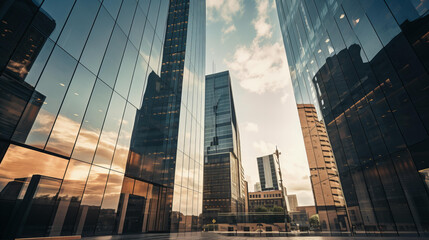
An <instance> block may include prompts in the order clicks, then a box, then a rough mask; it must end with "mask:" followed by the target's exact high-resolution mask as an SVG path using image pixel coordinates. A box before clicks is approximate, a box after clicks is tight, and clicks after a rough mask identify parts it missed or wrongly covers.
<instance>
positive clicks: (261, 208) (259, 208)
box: [255, 206, 268, 212]
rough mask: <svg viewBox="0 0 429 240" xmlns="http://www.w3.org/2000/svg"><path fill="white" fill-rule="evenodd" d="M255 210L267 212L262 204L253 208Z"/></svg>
mask: <svg viewBox="0 0 429 240" xmlns="http://www.w3.org/2000/svg"><path fill="white" fill-rule="evenodd" d="M255 212H268V208H266V207H264V206H258V207H257V208H255Z"/></svg>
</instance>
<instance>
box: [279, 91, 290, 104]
mask: <svg viewBox="0 0 429 240" xmlns="http://www.w3.org/2000/svg"><path fill="white" fill-rule="evenodd" d="M288 99H289V93H284V95H283V96H282V97H281V98H280V101H281V102H282V103H286V101H287V100H288Z"/></svg>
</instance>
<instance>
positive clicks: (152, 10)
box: [147, 1, 161, 26]
mask: <svg viewBox="0 0 429 240" xmlns="http://www.w3.org/2000/svg"><path fill="white" fill-rule="evenodd" d="M160 3H161V1H150V7H149V13H148V15H147V20H148V21H149V22H150V23H151V24H152V26H155V25H156V21H157V19H158V11H159V6H160Z"/></svg>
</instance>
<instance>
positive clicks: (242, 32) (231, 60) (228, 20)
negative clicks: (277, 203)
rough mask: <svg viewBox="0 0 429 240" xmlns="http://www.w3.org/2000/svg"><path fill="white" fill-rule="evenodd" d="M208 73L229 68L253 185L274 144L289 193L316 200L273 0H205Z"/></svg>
mask: <svg viewBox="0 0 429 240" xmlns="http://www.w3.org/2000/svg"><path fill="white" fill-rule="evenodd" d="M206 47H207V51H206V73H207V74H211V73H213V72H220V71H224V70H229V71H230V74H231V76H232V87H233V94H234V101H235V106H236V110H237V118H238V122H239V128H240V134H241V149H242V159H243V167H244V169H245V175H246V179H247V180H248V181H249V188H250V189H249V190H251V191H253V185H254V183H255V182H258V181H259V175H258V170H257V163H256V158H257V157H259V156H263V155H267V154H271V153H273V152H274V151H275V147H276V145H277V146H278V148H279V150H280V152H282V154H281V156H280V159H281V165H282V172H283V175H284V179H285V181H286V187H287V191H288V194H297V196H298V202H299V205H313V204H314V201H313V195H312V192H311V185H310V180H309V175H310V172H309V169H308V163H307V158H306V154H305V148H304V141H303V137H302V134H301V127H300V123H299V119H298V112H297V109H296V103H295V98H294V95H293V90H292V84H291V80H290V75H289V71H288V68H287V60H286V54H285V50H284V45H283V41H282V37H281V33H280V27H279V23H278V17H277V10H276V5H275V1H274V0H207V45H206Z"/></svg>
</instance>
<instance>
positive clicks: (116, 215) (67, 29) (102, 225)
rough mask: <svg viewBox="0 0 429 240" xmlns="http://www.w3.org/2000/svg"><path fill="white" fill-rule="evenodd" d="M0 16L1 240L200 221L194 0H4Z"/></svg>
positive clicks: (198, 45) (200, 86)
mask: <svg viewBox="0 0 429 240" xmlns="http://www.w3.org/2000/svg"><path fill="white" fill-rule="evenodd" d="M0 18H1V21H0V32H1V34H0V238H1V239H12V238H19V237H48V236H66V235H82V236H90V235H106V234H107V235H108V234H122V233H124V234H125V233H141V232H153V231H156V232H166V231H191V230H196V229H198V228H199V224H200V222H199V219H200V215H201V213H202V188H203V186H202V181H203V177H202V174H203V147H202V146H203V127H202V126H203V125H204V120H203V112H204V106H203V105H204V84H205V82H204V79H205V78H204V76H205V69H204V66H205V1H197V0H188V1H179V0H152V1H150V0H139V1H137V0H125V1H121V0H104V1H100V0H61V1H58V0H44V1H43V0H11V1H3V2H1V3H0ZM185 162H186V163H185ZM185 175H186V176H185Z"/></svg>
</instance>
